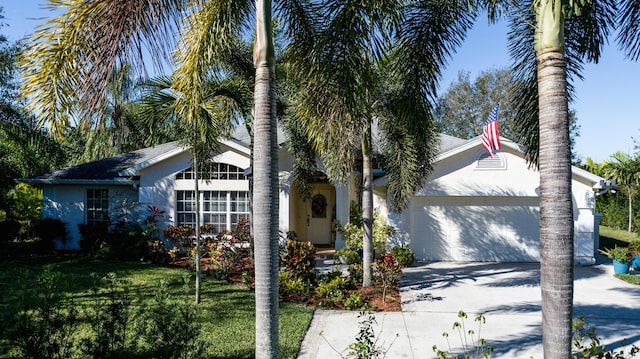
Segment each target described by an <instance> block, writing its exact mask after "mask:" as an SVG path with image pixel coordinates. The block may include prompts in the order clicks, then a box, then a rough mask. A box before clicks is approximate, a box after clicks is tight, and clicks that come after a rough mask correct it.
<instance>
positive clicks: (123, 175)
mask: <svg viewBox="0 0 640 359" xmlns="http://www.w3.org/2000/svg"><path fill="white" fill-rule="evenodd" d="M278 129H279V131H278V142H279V144H280V146H283V145H284V141H283V138H284V134H283V132H282V130H281V129H280V126H279V128H278ZM230 141H231V142H233V143H236V144H238V145H240V146H244V147H247V148H248V147H249V146H250V143H251V141H250V138H249V134H248V132H247V130H246V128H245V127H244V126H238V128H236V131H234V133H233V136H232V137H231V139H230ZM465 142H467V140H463V139H461V138H457V137H453V136H448V135H444V134H441V135H440V141H439V146H440V151H439V152H440V153H443V152H446V151H448V150H450V149H452V148H455V147H458V146H460V145H462V144H464V143H465ZM182 151H184V147H183V146H182V145H181V144H180V143H178V142H177V141H175V142H169V143H165V144H162V145H158V146H153V147H148V148H144V149H141V150H137V151H133V152H129V153H125V154H121V155H117V156H113V157H109V158H105V159H102V160H98V161H94V162H89V163H85V164H81V165H78V166H73V167H67V168H63V169H59V170H56V171H53V172H49V173H45V174H42V175H40V176H35V177H30V178H27V179H21V180H19V182H24V183H31V184H81V183H93V184H95V183H101V184H134V183H135V181H136V180H137V178H136V177H135V174H136V173H137V171H136V169H138V168H140V167H143V166H145V164H150V163H153V162H156V161H158V160H159V159H160V158H165V157H166V156H168V155H171V154H176V153H180V152H182Z"/></svg>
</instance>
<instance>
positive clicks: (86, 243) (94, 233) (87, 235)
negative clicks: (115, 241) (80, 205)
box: [78, 223, 109, 254]
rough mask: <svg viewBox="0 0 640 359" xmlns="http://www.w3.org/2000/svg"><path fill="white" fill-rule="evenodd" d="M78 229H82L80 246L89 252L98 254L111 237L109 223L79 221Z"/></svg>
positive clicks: (85, 251)
mask: <svg viewBox="0 0 640 359" xmlns="http://www.w3.org/2000/svg"><path fill="white" fill-rule="evenodd" d="M78 230H79V231H80V248H81V249H82V251H83V252H84V253H87V254H96V253H97V251H98V249H100V247H101V246H102V244H103V243H105V242H106V241H107V240H108V238H109V224H108V223H93V224H86V223H79V224H78Z"/></svg>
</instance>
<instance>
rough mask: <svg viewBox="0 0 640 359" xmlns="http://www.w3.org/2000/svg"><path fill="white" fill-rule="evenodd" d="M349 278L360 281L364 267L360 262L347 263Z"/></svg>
mask: <svg viewBox="0 0 640 359" xmlns="http://www.w3.org/2000/svg"><path fill="white" fill-rule="evenodd" d="M348 270H349V278H351V280H353V281H354V282H356V283H362V277H363V276H364V269H363V267H362V263H354V264H350V265H349V269H348Z"/></svg>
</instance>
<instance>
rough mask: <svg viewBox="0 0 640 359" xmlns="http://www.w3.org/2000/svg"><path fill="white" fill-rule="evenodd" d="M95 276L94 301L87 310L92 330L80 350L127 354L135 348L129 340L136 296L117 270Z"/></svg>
mask: <svg viewBox="0 0 640 359" xmlns="http://www.w3.org/2000/svg"><path fill="white" fill-rule="evenodd" d="M92 277H93V278H95V280H96V282H95V284H94V285H93V287H92V288H91V292H92V294H93V295H92V298H93V303H92V304H91V305H90V306H89V307H88V308H87V311H86V318H87V320H88V321H89V323H90V324H91V328H92V332H91V333H90V334H89V335H88V336H86V337H84V338H82V339H81V344H80V348H81V349H80V350H81V351H82V354H83V356H86V357H88V358H124V357H125V356H126V353H127V352H128V351H130V350H132V349H133V343H131V342H130V341H129V340H128V334H129V331H131V330H132V329H131V328H130V327H129V324H130V323H129V321H130V320H131V312H130V310H129V308H130V306H131V304H132V299H131V297H130V296H129V294H128V293H127V292H126V291H125V290H124V289H123V286H124V285H125V284H126V283H125V281H123V280H122V279H119V278H118V277H117V276H116V274H115V273H113V272H110V273H107V275H105V276H104V277H102V278H98V276H97V275H96V274H92Z"/></svg>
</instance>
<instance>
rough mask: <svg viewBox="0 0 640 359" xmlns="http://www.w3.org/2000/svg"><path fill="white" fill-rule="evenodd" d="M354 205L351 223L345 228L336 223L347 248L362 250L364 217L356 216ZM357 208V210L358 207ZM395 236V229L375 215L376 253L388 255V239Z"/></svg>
mask: <svg viewBox="0 0 640 359" xmlns="http://www.w3.org/2000/svg"><path fill="white" fill-rule="evenodd" d="M353 203H354V202H352V207H351V215H350V218H349V223H347V224H345V225H344V226H342V225H340V223H335V227H336V228H337V230H338V231H340V233H342V236H343V238H344V241H345V244H346V246H347V248H350V249H354V250H361V249H362V240H363V232H364V230H363V227H362V215H361V214H359V215H357V216H356V215H355V214H354V207H353ZM355 208H357V206H356V207H355ZM357 213H360V212H357ZM336 222H337V221H336ZM394 234H395V229H394V228H393V227H392V226H390V225H388V224H387V221H386V220H385V219H384V217H382V216H380V214H379V213H378V212H375V213H374V214H373V250H374V251H375V253H377V254H378V255H381V254H382V253H386V252H387V239H388V238H390V237H391V236H393V235H394Z"/></svg>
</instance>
